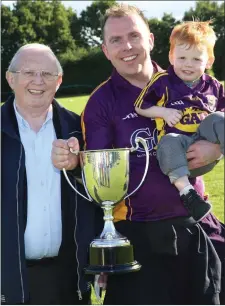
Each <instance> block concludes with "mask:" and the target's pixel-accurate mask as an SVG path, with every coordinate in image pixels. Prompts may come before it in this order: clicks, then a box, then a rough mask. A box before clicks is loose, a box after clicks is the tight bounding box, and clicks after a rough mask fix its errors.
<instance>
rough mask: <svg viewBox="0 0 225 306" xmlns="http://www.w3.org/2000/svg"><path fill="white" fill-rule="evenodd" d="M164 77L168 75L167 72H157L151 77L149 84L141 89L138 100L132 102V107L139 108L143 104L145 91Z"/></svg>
mask: <svg viewBox="0 0 225 306" xmlns="http://www.w3.org/2000/svg"><path fill="white" fill-rule="evenodd" d="M166 75H168V73H167V72H157V73H155V74H154V75H153V77H152V79H151V80H150V82H149V83H148V84H147V85H146V86H145V87H144V88H143V89H142V91H141V93H140V95H139V96H138V98H137V99H136V101H135V102H134V106H136V107H139V108H140V107H141V105H142V103H143V99H144V96H145V94H146V93H147V90H148V89H149V87H150V86H152V85H153V84H154V83H155V82H156V81H157V80H158V79H159V78H160V77H162V76H166Z"/></svg>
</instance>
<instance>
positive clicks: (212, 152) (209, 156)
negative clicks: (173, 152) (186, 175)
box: [186, 140, 221, 170]
mask: <svg viewBox="0 0 225 306" xmlns="http://www.w3.org/2000/svg"><path fill="white" fill-rule="evenodd" d="M220 155H221V152H220V146H219V145H218V144H214V143H211V142H208V141H206V140H199V141H196V142H195V143H193V144H192V145H190V147H189V148H188V151H187V154H186V157H187V160H188V161H189V162H188V167H189V169H190V170H192V169H196V168H200V167H203V166H206V165H208V164H211V163H212V162H214V161H215V160H217V159H218V158H219V157H220Z"/></svg>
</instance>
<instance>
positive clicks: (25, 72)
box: [10, 69, 60, 81]
mask: <svg viewBox="0 0 225 306" xmlns="http://www.w3.org/2000/svg"><path fill="white" fill-rule="evenodd" d="M10 72H12V73H21V75H22V76H23V77H24V78H25V79H27V80H33V79H34V78H35V77H36V75H37V73H40V75H41V77H42V78H43V80H45V81H54V80H56V79H57V77H58V76H59V75H60V73H51V72H49V71H45V70H30V69H21V70H18V71H10Z"/></svg>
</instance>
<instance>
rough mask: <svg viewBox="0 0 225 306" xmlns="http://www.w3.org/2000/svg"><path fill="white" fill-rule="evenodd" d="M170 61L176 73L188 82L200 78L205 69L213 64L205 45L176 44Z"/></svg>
mask: <svg viewBox="0 0 225 306" xmlns="http://www.w3.org/2000/svg"><path fill="white" fill-rule="evenodd" d="M170 63H171V64H172V65H173V67H174V71H175V73H176V75H177V76H178V77H179V78H180V79H181V80H183V81H186V82H192V81H195V80H197V79H199V78H200V77H201V76H202V75H203V73H204V72H205V69H209V68H210V67H211V65H212V61H211V60H209V57H208V53H207V49H206V47H205V46H201V47H197V46H190V45H187V44H182V45H176V46H175V48H174V50H173V54H172V56H170Z"/></svg>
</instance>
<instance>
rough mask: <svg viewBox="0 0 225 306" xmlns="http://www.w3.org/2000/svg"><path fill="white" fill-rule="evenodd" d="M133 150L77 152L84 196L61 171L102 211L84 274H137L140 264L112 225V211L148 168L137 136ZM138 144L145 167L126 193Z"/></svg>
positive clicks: (141, 139)
mask: <svg viewBox="0 0 225 306" xmlns="http://www.w3.org/2000/svg"><path fill="white" fill-rule="evenodd" d="M135 142H136V147H132V148H124V149H109V150H93V151H81V152H79V154H80V163H81V168H82V180H83V184H84V187H85V191H86V193H87V197H86V196H84V195H82V194H81V193H80V192H79V191H77V190H76V189H75V187H74V186H73V185H72V184H71V182H70V180H69V178H68V176H67V174H66V171H65V169H63V172H64V175H65V177H66V179H67V181H68V183H69V184H70V186H71V187H72V188H73V189H74V190H75V191H76V192H77V193H78V194H80V195H81V196H83V197H84V198H85V199H87V200H89V201H95V202H96V203H97V204H98V205H100V206H101V208H102V209H103V211H104V221H105V224H104V229H103V231H102V233H101V234H100V236H99V237H97V238H96V239H94V240H93V241H92V242H91V244H90V254H89V263H90V265H89V266H88V267H87V268H85V273H87V274H100V273H102V272H104V273H110V274H113V273H127V272H135V271H139V270H140V268H141V265H140V264H139V263H138V262H137V261H135V260H134V256H133V246H132V245H131V244H130V242H129V240H128V239H127V238H126V237H123V236H122V235H121V234H120V233H118V232H117V231H116V229H115V226H114V224H113V215H112V214H113V208H114V207H115V205H117V204H118V203H120V202H121V201H122V200H125V199H126V198H128V197H129V196H130V195H132V194H133V193H135V192H136V191H137V190H138V189H139V188H140V186H141V185H142V183H143V181H144V179H145V177H146V174H147V171H148V167H149V153H148V148H147V143H146V141H145V140H144V139H143V138H140V137H137V138H136V140H135ZM139 143H141V144H142V145H143V147H144V149H145V153H146V165H145V170H144V174H143V177H142V180H141V181H140V183H139V185H138V186H137V187H136V188H135V190H133V191H132V192H131V193H130V194H127V190H128V184H129V156H130V152H134V151H136V150H137V149H138V147H139Z"/></svg>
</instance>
